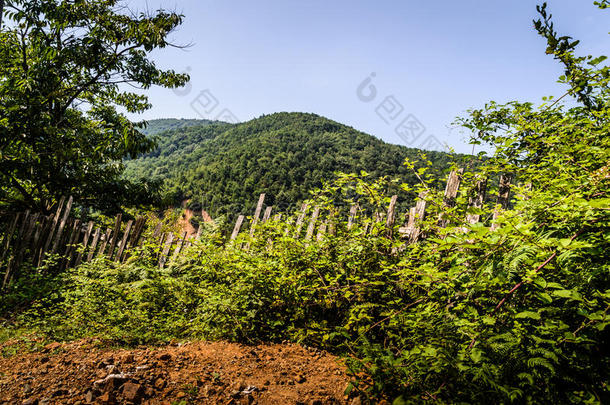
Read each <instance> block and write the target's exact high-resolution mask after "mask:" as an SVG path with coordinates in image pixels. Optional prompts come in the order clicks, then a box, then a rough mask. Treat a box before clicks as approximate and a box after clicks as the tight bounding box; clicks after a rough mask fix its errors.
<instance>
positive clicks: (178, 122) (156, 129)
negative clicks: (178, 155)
mask: <svg viewBox="0 0 610 405" xmlns="http://www.w3.org/2000/svg"><path fill="white" fill-rule="evenodd" d="M213 122H215V121H210V120H202V119H187V118H180V119H178V118H161V119H156V120H150V121H147V123H146V128H143V129H140V132H142V133H143V134H145V135H156V134H159V133H161V132H165V131H171V130H174V129H180V128H187V127H194V126H203V125H207V124H211V123H213Z"/></svg>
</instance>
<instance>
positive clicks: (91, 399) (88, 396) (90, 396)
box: [85, 390, 95, 404]
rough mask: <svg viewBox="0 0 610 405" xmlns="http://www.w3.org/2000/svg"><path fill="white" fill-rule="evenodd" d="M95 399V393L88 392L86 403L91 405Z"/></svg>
mask: <svg viewBox="0 0 610 405" xmlns="http://www.w3.org/2000/svg"><path fill="white" fill-rule="evenodd" d="M94 398H95V396H94V395H93V391H92V390H88V391H87V393H86V394H85V402H86V403H88V404H90V403H91V402H93V399H94Z"/></svg>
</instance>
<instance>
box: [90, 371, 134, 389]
mask: <svg viewBox="0 0 610 405" xmlns="http://www.w3.org/2000/svg"><path fill="white" fill-rule="evenodd" d="M126 380H127V377H125V374H109V375H107V376H106V378H103V379H101V380H97V381H96V382H94V383H93V385H95V386H97V387H104V388H105V389H106V390H115V389H117V388H119V386H121V384H123V383H124V382H125V381H126Z"/></svg>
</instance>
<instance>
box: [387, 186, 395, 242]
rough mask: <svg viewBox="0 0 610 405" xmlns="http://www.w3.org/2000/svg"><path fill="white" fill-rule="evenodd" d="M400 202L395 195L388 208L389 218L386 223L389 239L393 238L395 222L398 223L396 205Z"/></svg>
mask: <svg viewBox="0 0 610 405" xmlns="http://www.w3.org/2000/svg"><path fill="white" fill-rule="evenodd" d="M397 202H398V196H397V195H393V196H392V198H391V199H390V205H389V206H388V216H387V218H386V221H385V226H386V229H387V235H388V237H390V238H391V237H392V232H393V230H394V222H396V203H397Z"/></svg>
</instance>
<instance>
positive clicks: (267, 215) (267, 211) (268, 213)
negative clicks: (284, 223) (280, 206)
mask: <svg viewBox="0 0 610 405" xmlns="http://www.w3.org/2000/svg"><path fill="white" fill-rule="evenodd" d="M272 209H273V207H272V206H269V207H267V208H266V209H265V214H264V215H263V221H262V222H267V221H269V218H271V210H272Z"/></svg>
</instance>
